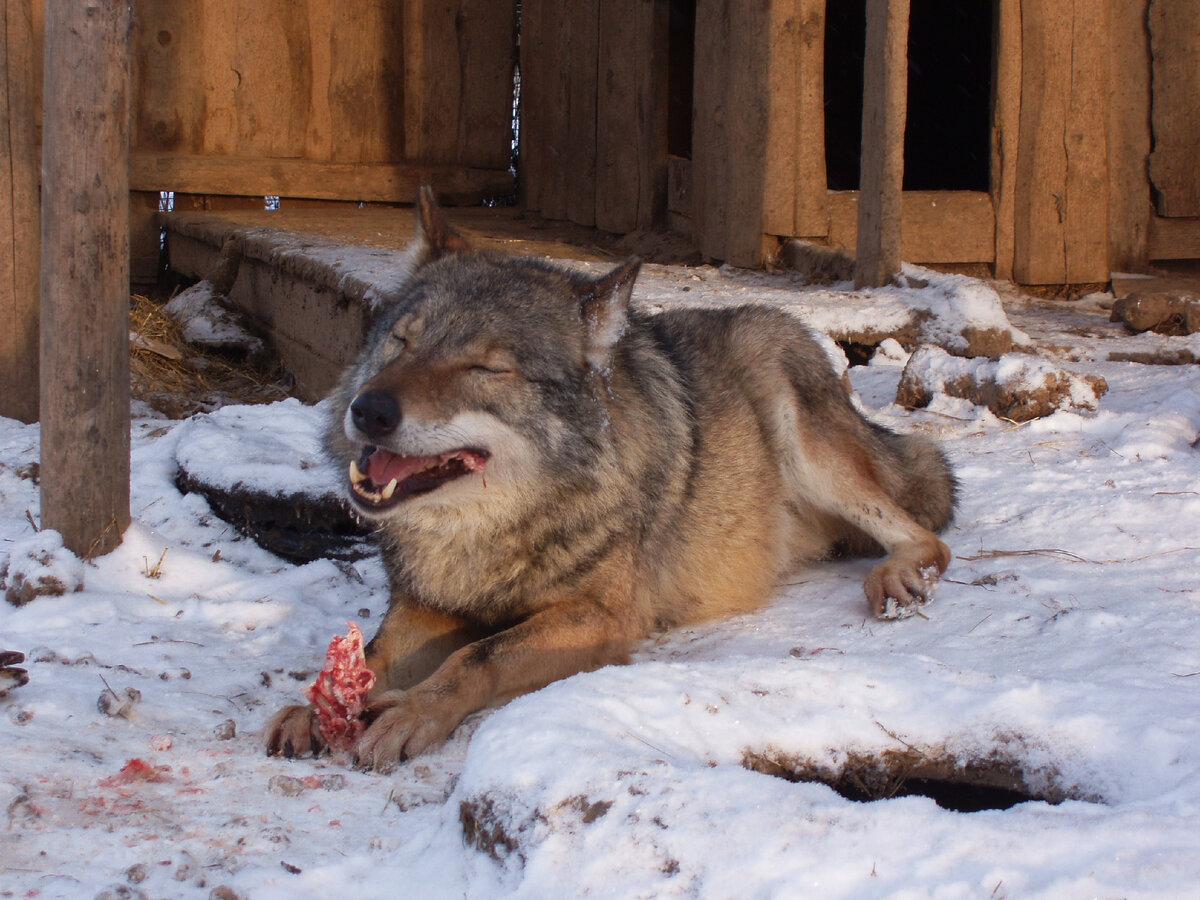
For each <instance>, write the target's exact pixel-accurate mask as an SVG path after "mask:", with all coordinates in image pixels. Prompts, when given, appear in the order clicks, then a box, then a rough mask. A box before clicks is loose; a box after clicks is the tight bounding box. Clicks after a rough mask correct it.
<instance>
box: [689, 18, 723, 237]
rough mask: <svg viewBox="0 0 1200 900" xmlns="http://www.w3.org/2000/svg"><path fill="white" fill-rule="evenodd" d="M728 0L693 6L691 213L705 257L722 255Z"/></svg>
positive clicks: (696, 235) (696, 234)
mask: <svg viewBox="0 0 1200 900" xmlns="http://www.w3.org/2000/svg"><path fill="white" fill-rule="evenodd" d="M729 27H730V9H729V0H713V2H710V3H701V4H697V6H696V58H695V77H694V79H693V93H692V103H693V107H694V116H693V124H692V202H693V206H692V211H693V212H692V215H693V219H694V223H695V242H696V246H697V249H698V250H699V251H700V253H701V255H702V256H704V257H705V258H708V259H724V258H725V256H726V243H727V242H726V236H727V235H726V222H727V221H728V208H729V196H728V190H729V180H730V179H729V165H728V163H729V160H728V156H727V155H726V153H725V152H724V151H725V146H726V144H727V138H728V130H727V127H726V115H727V112H726V97H725V94H726V91H725V88H726V84H727V79H726V76H725V72H726V70H727V68H728V67H729V62H730V53H729V52H728V44H727V42H726V38H727V36H728V34H729Z"/></svg>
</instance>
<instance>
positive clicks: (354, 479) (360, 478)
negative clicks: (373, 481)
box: [350, 460, 367, 484]
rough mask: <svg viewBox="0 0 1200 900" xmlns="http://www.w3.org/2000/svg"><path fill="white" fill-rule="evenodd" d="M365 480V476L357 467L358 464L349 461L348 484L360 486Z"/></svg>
mask: <svg viewBox="0 0 1200 900" xmlns="http://www.w3.org/2000/svg"><path fill="white" fill-rule="evenodd" d="M366 480H367V476H366V475H364V474H363V472H362V469H360V468H359V467H358V463H356V462H355V461H354V460H350V483H351V484H362V483H363V482H364V481H366Z"/></svg>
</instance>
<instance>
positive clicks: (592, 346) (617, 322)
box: [575, 256, 642, 371]
mask: <svg viewBox="0 0 1200 900" xmlns="http://www.w3.org/2000/svg"><path fill="white" fill-rule="evenodd" d="M641 268H642V261H641V260H640V259H638V258H637V257H636V256H632V257H630V258H629V259H627V260H626V261H625V262H623V263H621V265H619V266H617V267H616V268H615V269H613V270H612V271H611V272H609V273H608V274H607V275H602V276H601V277H600V278H598V279H597V280H596V281H585V282H583V283H582V284H580V285H579V286H578V287H576V289H575V292H576V295H577V296H578V297H579V311H580V314H581V315H582V317H583V324H584V326H585V327H586V329H587V334H586V341H587V343H586V347H585V350H584V353H585V355H586V357H587V361H588V365H590V366H591V367H592V368H594V369H598V370H600V371H603V370H605V369H607V368H608V366H609V363H610V362H611V361H612V351H613V347H614V346H616V343H617V341H618V340H620V338H621V335H622V334H624V333H625V325H626V323H627V314H628V311H629V299H630V297H631V296H632V295H633V283H634V281H636V280H637V276H638V271H639V270H640V269H641Z"/></svg>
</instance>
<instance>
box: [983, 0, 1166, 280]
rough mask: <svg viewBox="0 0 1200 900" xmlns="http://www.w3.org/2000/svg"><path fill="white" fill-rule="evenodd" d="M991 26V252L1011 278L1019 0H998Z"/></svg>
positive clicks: (1000, 274) (999, 271) (998, 273)
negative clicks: (993, 215)
mask: <svg viewBox="0 0 1200 900" xmlns="http://www.w3.org/2000/svg"><path fill="white" fill-rule="evenodd" d="M1135 2H1143V0H1135ZM994 25H995V28H994V39H993V48H994V49H993V56H992V66H993V67H992V147H991V195H992V205H993V206H994V207H995V210H996V252H995V263H994V265H993V267H992V274H993V275H995V277H996V278H1000V279H1009V278H1012V277H1013V253H1014V240H1015V234H1014V230H1015V227H1016V222H1015V220H1014V217H1015V215H1016V181H1017V165H1016V162H1017V145H1018V140H1019V136H1020V123H1021V0H998V2H997V3H996V6H995V19H994Z"/></svg>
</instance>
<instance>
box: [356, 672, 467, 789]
mask: <svg viewBox="0 0 1200 900" xmlns="http://www.w3.org/2000/svg"><path fill="white" fill-rule="evenodd" d="M446 707H447V704H440V703H431V702H429V701H428V700H425V699H423V698H422V697H421V692H420V690H419V689H418V690H414V691H388V692H387V693H386V694H384V695H383V696H381V697H380V698H379V699H378V700H376V701H375V702H374V703H372V704H371V706H370V708H369V709H368V710H367V716H368V717H371V716H373V717H374V720H373V721H372V722H371V724H370V725H369V726H367V733H366V734H364V735H363V736H362V737H361V738H360V739H359V741H358V746H356V747H355V749H354V755H355V758H356V761H357V765H358V766H359V768H362V769H374V770H376V771H378V772H387V771H390V770H391V769H393V768H395V766H396V764H397V763H402V762H404V761H405V760H407V759H410V758H411V757H414V756H416V755H417V754H418V753H424V752H425V751H426V750H428V749H430V748H431V747H436V746H437V745H438V744H441V743H442V742H443V741H445V740H446V738H448V737H449V736H450V732H452V731H453V730H454V729H455V727H456V726H457V725H458V723H459V722H460V721H462V717H461V716H454V715H452V714H450V713H449V712H448V711H447V708H446Z"/></svg>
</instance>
